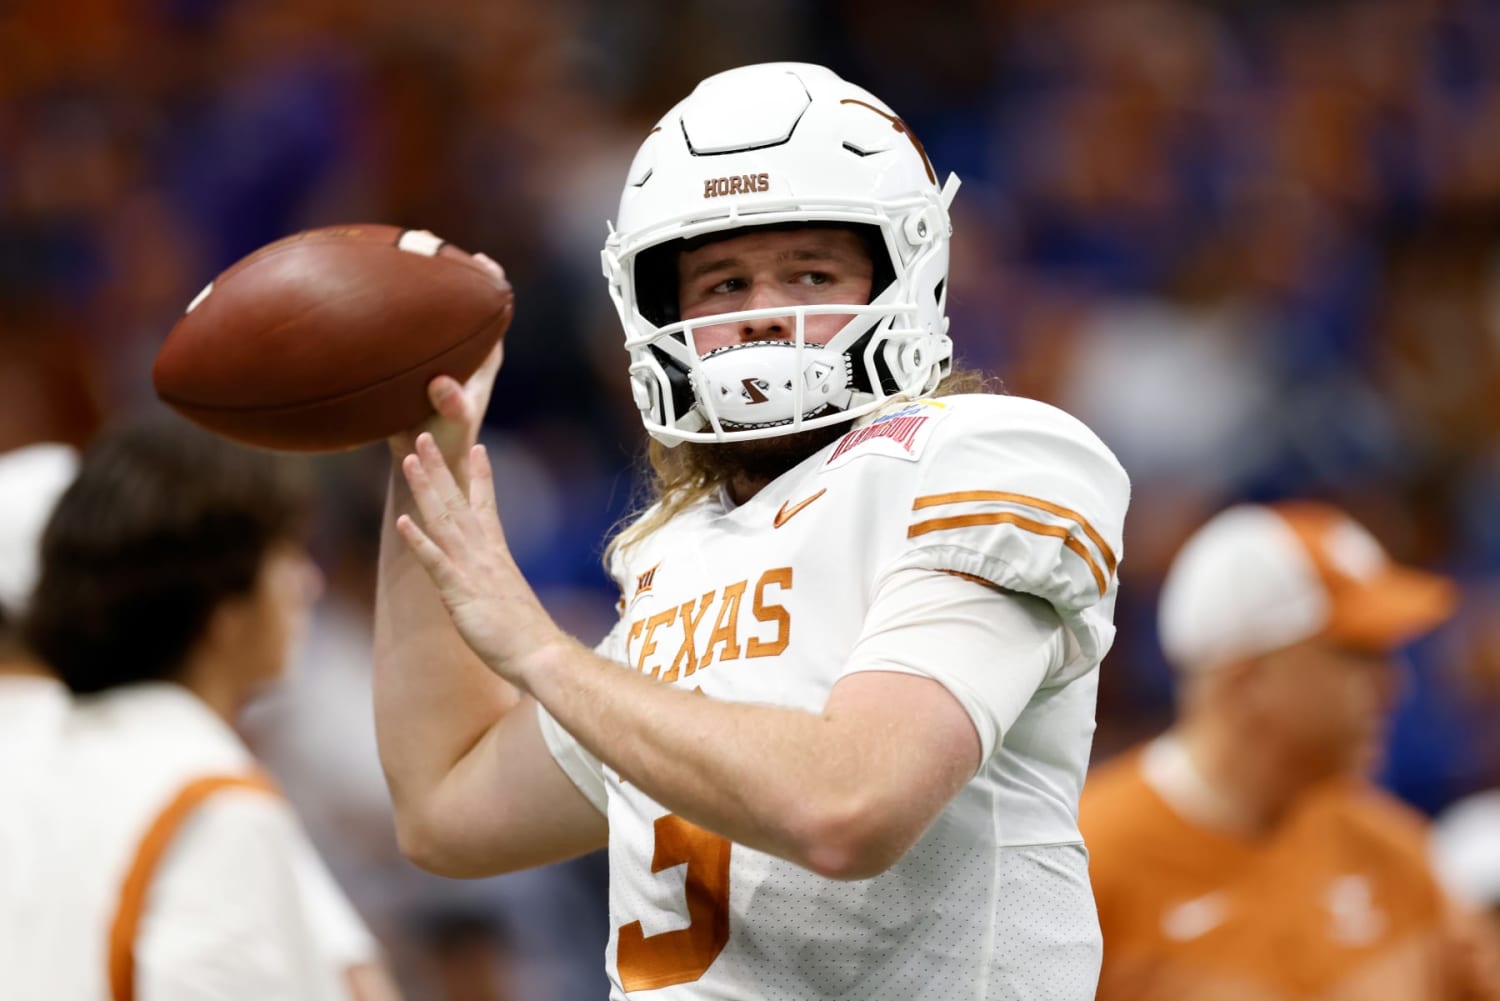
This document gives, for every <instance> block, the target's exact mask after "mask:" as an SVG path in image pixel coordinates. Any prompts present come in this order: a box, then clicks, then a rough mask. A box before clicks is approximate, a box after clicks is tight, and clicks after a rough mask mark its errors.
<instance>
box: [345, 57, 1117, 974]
mask: <svg viewBox="0 0 1500 1001" xmlns="http://www.w3.org/2000/svg"><path fill="white" fill-rule="evenodd" d="M707 154H712V155H707ZM956 187H957V184H956V180H955V179H951V178H950V180H949V181H948V183H947V184H946V186H943V187H940V186H939V184H938V177H937V174H936V172H935V171H934V169H933V167H932V164H931V163H930V161H929V160H928V159H927V157H926V154H925V153H924V152H923V150H922V148H921V146H920V144H919V143H918V142H917V140H916V138H915V137H914V136H913V135H912V134H911V132H910V130H909V129H908V128H907V126H906V125H905V123H904V122H902V121H901V120H900V119H899V118H897V117H896V116H895V114H894V113H893V112H892V111H891V110H890V109H889V108H888V107H886V106H885V105H884V104H883V103H881V102H880V100H879V99H878V98H876V97H875V96H874V95H872V94H870V93H869V92H867V91H865V90H863V89H861V88H859V87H856V86H854V85H852V84H849V83H847V82H846V81H844V80H842V79H840V78H839V77H838V76H836V75H835V74H833V73H832V72H830V71H829V70H827V69H825V68H823V67H820V66H813V65H808V64H801V63H772V64H763V65H755V66H748V67H741V68H739V69H734V70H729V71H726V72H724V73H721V74H718V75H715V76H712V77H709V78H707V79H706V80H704V81H702V82H701V83H700V84H699V85H698V87H697V88H696V89H695V90H694V91H693V93H692V94H691V95H690V96H689V97H687V98H686V99H685V100H683V101H682V102H681V103H679V104H678V105H677V106H676V107H675V108H673V109H672V110H671V111H669V112H668V114H667V115H666V117H664V118H663V119H662V120H661V123H660V125H659V127H658V128H656V129H653V130H652V131H651V133H650V134H649V135H648V136H647V138H646V140H645V143H644V145H643V146H642V147H641V150H640V152H639V154H638V155H637V158H636V161H635V163H634V164H633V165H632V166H631V168H630V170H629V172H628V175H627V178H626V184H625V187H624V192H623V194H622V198H621V206H620V214H619V217H618V220H617V226H616V228H615V229H614V231H613V233H612V234H611V237H610V239H609V241H608V243H607V245H606V248H605V252H604V261H605V271H606V275H607V278H608V281H609V284H610V291H611V294H612V296H613V297H614V298H615V300H616V303H617V305H618V307H619V312H620V318H621V321H622V323H623V325H624V327H625V332H626V347H627V349H628V350H629V352H630V355H631V361H632V364H631V375H632V382H633V393H634V400H635V402H636V405H637V407H638V408H639V410H640V412H641V416H642V419H643V421H644V423H645V425H646V428H647V430H648V431H649V432H650V433H651V434H652V436H653V438H654V439H655V441H654V443H653V445H652V458H653V466H654V469H655V470H656V473H657V475H658V477H659V483H658V487H659V489H658V492H657V496H656V503H655V504H653V505H652V506H651V507H650V508H649V509H648V510H647V511H646V512H645V513H644V514H643V515H642V516H641V517H640V518H639V519H638V520H636V521H635V522H634V523H633V524H632V525H631V526H630V527H629V528H627V529H626V530H625V531H624V532H623V533H622V534H621V535H619V536H617V537H616V539H615V541H614V544H613V546H612V555H611V573H612V576H613V577H614V579H615V581H616V583H617V585H618V587H619V589H620V595H621V597H620V604H619V613H620V616H619V621H618V624H617V625H616V626H615V627H614V629H613V630H612V631H611V632H610V634H609V636H608V637H606V639H605V640H604V642H603V643H602V644H600V646H599V647H598V648H597V650H596V651H594V652H590V651H589V650H588V649H587V648H585V647H583V646H582V645H580V644H579V643H577V642H576V641H575V640H573V639H572V638H571V637H569V636H567V635H566V634H565V633H564V632H563V631H562V629H561V628H560V627H559V626H558V625H557V624H556V623H555V622H554V620H553V619H552V618H550V617H549V616H548V614H547V613H546V612H545V611H544V610H543V608H542V606H541V603H540V602H539V601H538V599H537V598H536V596H535V594H534V592H533V591H532V589H531V587H530V585H529V584H528V582H527V581H526V580H525V579H524V578H523V577H522V576H521V574H520V572H519V570H518V569H517V568H516V566H515V563H514V562H513V558H512V556H511V553H510V551H509V549H508V548H507V545H506V542H505V539H504V538H503V536H502V531H501V528H500V525H499V522H498V517H497V515H496V511H495V504H494V494H493V486H492V467H491V466H490V464H489V462H488V459H487V455H486V452H485V450H484V449H482V448H477V447H475V445H474V442H475V436H476V434H477V431H478V425H479V421H480V417H481V415H482V413H483V411H484V408H485V405H486V404H487V402H488V398H489V394H490V388H491V383H492V380H493V379H494V377H495V373H496V371H497V370H498V367H499V364H500V355H499V353H498V352H497V353H496V354H494V355H493V356H492V357H491V359H490V361H489V363H487V365H486V366H484V367H483V368H482V369H481V371H480V372H479V373H478V374H477V375H476V376H475V377H474V378H473V379H472V380H471V381H470V383H469V385H468V386H467V387H460V386H459V385H458V384H457V383H456V382H454V381H453V380H451V379H447V380H441V379H440V380H435V381H434V383H433V385H432V386H431V387H430V389H431V394H432V397H433V403H434V405H435V406H436V408H437V410H438V412H439V414H440V415H441V416H440V417H439V418H437V419H435V420H434V421H433V422H432V423H431V424H430V425H429V426H428V427H427V428H426V429H425V430H421V429H418V430H421V433H420V434H419V433H417V430H414V431H413V432H412V433H411V434H410V435H403V436H398V437H396V438H394V439H392V440H391V442H390V445H391V449H392V452H393V455H394V456H395V458H396V459H397V461H398V462H399V463H400V467H399V469H398V470H394V471H393V476H392V485H391V495H390V499H389V501H388V507H387V520H386V523H385V543H384V548H383V551H382V562H381V568H380V592H379V597H378V601H377V607H376V687H375V695H376V713H377V721H378V727H377V731H378V737H379V739H380V745H381V754H382V760H383V761H384V763H385V766H386V772H387V777H388V780H389V782H390V785H391V791H392V796H393V800H394V802H395V805H396V814H397V827H398V833H399V834H400V837H401V841H402V846H403V849H404V850H405V851H407V852H408V854H409V855H410V856H411V857H412V858H413V859H414V860H415V861H417V862H418V863H419V864H421V865H424V866H426V867H428V868H431V869H433V870H435V871H439V872H443V873H447V874H450V875H455V876H474V875H483V874H488V873H493V872H498V871H506V870H513V869H521V868H526V867H529V866H534V865H539V864H542V863H546V862H550V861H553V860H556V859H560V858H566V857H569V856H571V855H576V854H579V853H582V852H586V851H590V850H593V849H596V848H599V847H601V846H604V845H606V844H607V845H608V849H609V862H610V918H611V924H612V926H613V930H612V934H611V938H610V942H609V947H608V950H607V953H606V964H605V965H606V967H607V969H608V971H609V973H610V977H611V979H612V982H613V992H612V997H614V998H616V999H623V998H626V997H637V996H646V995H648V994H649V995H650V996H652V997H658V998H661V999H663V1001H667V999H682V1001H689V999H708V998H730V997H756V998H766V999H799V1001H812V999H816V998H836V997H837V998H849V997H858V998H861V999H863V1001H882V999H889V1001H897V999H899V1001H925V999H931V1001H939V999H941V1001H948V999H951V998H953V997H960V996H962V997H981V998H987V999H1021V998H1043V997H1046V998H1052V999H1057V1001H1063V999H1084V998H1088V997H1090V996H1091V995H1092V993H1093V990H1094V986H1095V981H1096V977H1097V973H1098V962H1099V936H1098V923H1097V920H1096V917H1095V914H1094V905H1093V900H1092V896H1091V894H1090V892H1089V887H1088V879H1087V858H1086V855H1085V853H1084V852H1083V850H1082V846H1081V843H1080V839H1079V835H1078V830H1077V825H1076V819H1075V817H1076V802H1077V795H1078V791H1079V788H1080V786H1081V784H1082V778H1083V770H1084V768H1085V766H1086V761H1087V757H1088V750H1089V742H1090V738H1091V735H1092V732H1093V725H1094V719H1093V718H1094V699H1095V693H1096V690H1097V682H1098V671H1097V667H1098V664H1099V661H1100V659H1101V658H1102V657H1103V656H1104V653H1105V651H1107V650H1108V648H1109V645H1110V642H1111V641H1112V639H1113V636H1114V629H1113V626H1112V624H1111V620H1110V614H1111V611H1112V608H1113V605H1114V598H1115V594H1116V589H1117V583H1116V578H1115V571H1116V566H1117V563H1118V559H1119V554H1120V551H1121V550H1120V541H1119V539H1120V533H1121V531H1122V526H1123V520H1124V515H1125V508H1126V504H1127V501H1128V497H1129V484H1128V481H1127V479H1126V477H1125V474H1124V471H1123V470H1122V469H1121V468H1120V467H1119V464H1118V463H1117V462H1116V461H1115V459H1114V456H1113V455H1112V454H1111V453H1110V452H1109V450H1108V449H1107V448H1105V447H1104V446H1103V445H1102V444H1101V443H1100V442H1099V440H1098V439H1097V438H1096V437H1095V436H1094V435H1093V434H1092V432H1090V431H1089V430H1088V429H1087V428H1086V427H1084V426H1083V425H1082V424H1081V423H1079V422H1078V421H1076V420H1074V419H1073V418H1071V417H1069V416H1068V415H1066V414H1064V413H1062V412H1061V411H1058V410H1055V409H1053V408H1051V407H1048V406H1046V405H1045V404H1041V403H1037V402H1035V401H1032V400H1025V399H1020V398H1015V397H1005V396H998V395H990V394H985V393H983V392H980V391H979V390H980V389H982V381H981V380H978V379H976V378H974V377H972V376H969V377H964V376H961V375H957V374H956V373H953V372H952V371H951V352H952V348H951V342H950V341H949V339H948V337H947V330H948V325H947V322H946V318H945V315H944V303H945V292H946V285H947V273H948V260H947V258H948V253H947V251H948V237H949V232H950V223H949V218H948V212H947V208H948V205H949V203H950V201H951V199H952V196H953V194H954V191H955V190H956ZM930 393H935V394H937V395H935V396H933V397H929V396H928V395H927V394H930ZM500 473H501V475H502V476H503V475H504V471H503V469H501V470H500ZM455 477H456V479H455ZM419 521H420V527H419ZM684 865H685V867H686V868H685V870H684V869H681V868H679V867H681V866H684Z"/></svg>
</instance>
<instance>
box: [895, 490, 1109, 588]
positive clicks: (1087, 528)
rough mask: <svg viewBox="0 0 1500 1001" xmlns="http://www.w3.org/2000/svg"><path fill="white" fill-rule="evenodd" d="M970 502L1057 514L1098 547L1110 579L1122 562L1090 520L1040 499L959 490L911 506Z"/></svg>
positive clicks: (993, 491)
mask: <svg viewBox="0 0 1500 1001" xmlns="http://www.w3.org/2000/svg"><path fill="white" fill-rule="evenodd" d="M967 501H1004V502H1006V503H1009V504H1023V505H1025V506H1026V507H1034V508H1036V509H1037V510H1039V511H1046V512H1047V513H1048V514H1055V515H1057V516H1058V517H1059V518H1067V519H1068V520H1070V521H1075V522H1077V523H1078V527H1079V528H1081V529H1083V533H1084V534H1085V535H1087V536H1088V537H1089V539H1090V540H1091V541H1092V542H1093V543H1094V545H1096V546H1098V547H1099V553H1100V555H1102V556H1103V557H1104V565H1105V566H1106V567H1107V568H1108V569H1109V572H1110V574H1111V575H1113V574H1114V572H1115V568H1116V567H1118V566H1119V565H1120V561H1119V560H1117V559H1116V558H1115V552H1114V550H1113V549H1111V548H1109V543H1107V542H1105V541H1104V536H1102V535H1100V534H1099V533H1098V532H1097V531H1095V529H1094V526H1093V525H1090V524H1089V523H1088V519H1087V518H1085V517H1084V516H1083V515H1081V514H1079V513H1078V512H1077V511H1074V510H1073V509H1072V508H1066V507H1063V506H1062V505H1060V504H1053V503H1052V502H1051V501H1044V500H1042V499H1041V498H1040V497H1028V496H1026V495H1025V494H1013V493H1007V492H1006V491H1004V490H958V491H955V492H953V493H947V494H928V495H927V496H926V497H918V498H917V499H916V500H915V501H913V502H912V505H911V509H912V510H913V511H920V510H922V509H923V508H927V507H937V506H939V505H942V504H962V503H965V502H967Z"/></svg>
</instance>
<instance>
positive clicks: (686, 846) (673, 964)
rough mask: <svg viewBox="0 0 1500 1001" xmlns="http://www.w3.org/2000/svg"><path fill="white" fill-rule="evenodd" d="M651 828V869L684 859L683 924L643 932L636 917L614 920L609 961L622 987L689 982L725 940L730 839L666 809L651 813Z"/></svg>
mask: <svg viewBox="0 0 1500 1001" xmlns="http://www.w3.org/2000/svg"><path fill="white" fill-rule="evenodd" d="M655 830H656V849H655V851H654V853H653V854H652V857H651V871H652V872H661V871H662V870H663V869H670V868H671V867H672V866H675V865H682V864H683V863H684V862H686V863H687V879H686V880H685V881H684V887H683V889H684V891H685V892H686V894H687V912H688V919H689V920H688V926H687V927H686V928H682V929H679V930H678V931H669V932H662V933H661V934H660V935H652V936H650V937H649V938H648V937H647V936H646V933H645V930H644V929H643V928H642V927H641V923H640V922H639V921H632V922H630V924H628V925H621V926H620V940H619V943H618V946H617V948H616V950H615V966H616V968H617V969H618V970H619V973H620V986H621V987H623V988H624V989H625V991H626V993H629V992H631V991H650V990H655V989H657V988H659V987H671V986H672V985H673V984H690V983H692V982H693V981H694V980H697V979H698V978H699V977H701V976H703V974H704V973H706V972H708V968H709V966H710V965H712V963H713V961H714V960H715V959H717V958H718V957H719V953H720V952H723V951H724V946H725V945H727V944H728V942H729V850H730V848H731V847H732V845H731V842H729V841H727V840H726V839H724V838H721V837H719V836H718V835H716V834H710V833H709V832H707V831H705V830H704V829H703V828H701V827H697V826H695V825H693V824H690V823H688V822H687V821H686V820H683V819H682V818H681V817H679V816H677V815H675V814H671V813H669V814H667V815H666V816H663V817H658V818H657V820H656V824H655Z"/></svg>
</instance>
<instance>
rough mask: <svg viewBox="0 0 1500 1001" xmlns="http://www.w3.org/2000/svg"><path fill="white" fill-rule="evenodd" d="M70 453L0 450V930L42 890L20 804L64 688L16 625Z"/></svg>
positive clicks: (0, 982)
mask: <svg viewBox="0 0 1500 1001" xmlns="http://www.w3.org/2000/svg"><path fill="white" fill-rule="evenodd" d="M77 467H78V454H77V453H76V452H75V451H74V450H73V449H72V448H71V447H69V446H67V445H60V444H54V443H49V444H40V445H28V446H26V447H24V448H19V449H16V450H15V451H12V452H7V453H5V454H3V455H0V762H4V765H3V766H0V802H3V803H6V804H9V806H7V807H6V808H5V809H3V810H0V911H4V912H5V914H4V917H0V931H3V930H4V929H5V928H6V927H8V926H9V922H11V921H15V922H17V923H20V924H29V923H31V922H33V921H35V920H37V918H38V915H39V911H40V909H41V908H43V907H45V906H46V903H47V900H48V895H49V890H48V888H47V887H46V886H45V885H40V884H36V883H34V882H33V880H35V879H36V877H37V875H38V873H37V870H36V868H35V866H33V864H32V862H31V857H30V851H31V850H32V848H33V844H34V842H35V837H34V833H35V832H34V829H33V827H32V825H33V824H34V822H35V818H33V817H31V816H30V815H29V814H28V812H27V811H26V810H25V809H23V808H21V805H22V804H25V803H28V802H30V801H31V797H32V796H33V795H34V789H35V787H36V786H37V785H38V784H39V783H45V782H46V781H47V777H46V776H45V775H44V774H42V772H41V771H40V770H39V769H38V768H36V767H34V763H35V762H37V761H41V760H46V759H47V757H48V756H49V755H50V754H51V753H52V748H53V747H54V746H55V743H56V741H57V740H59V739H60V738H61V734H62V728H63V723H64V720H65V719H66V718H67V713H68V690H67V688H65V687H64V686H63V684H62V682H60V681H58V680H57V677H56V676H55V675H53V674H52V672H51V671H49V670H48V669H47V668H46V666H45V665H43V664H42V663H41V662H40V661H39V660H38V659H37V657H36V655H35V654H34V653H32V652H31V651H30V650H29V649H27V647H26V644H25V642H24V641H23V639H22V635H21V622H22V619H23V617H24V615H25V612H26V607H27V605H28V604H29V602H30V599H31V590H32V588H33V586H34V585H35V583H36V572H37V558H38V551H39V550H40V548H41V540H42V529H43V528H44V527H45V526H46V524H47V518H48V516H49V515H51V513H52V506H53V505H54V504H55V503H56V502H57V498H58V497H59V496H60V495H61V494H62V492H63V491H64V490H65V489H67V486H68V484H69V483H70V482H72V479H73V474H74V471H75V470H76V469H77ZM10 947H11V944H10V942H9V941H8V940H7V938H6V937H5V936H4V935H3V934H0V987H3V986H4V985H5V984H6V983H7V982H8V981H7V979H6V973H5V971H7V970H12V969H14V968H15V966H16V964H15V963H13V962H11V961H10V959H11V957H10V953H9V950H10Z"/></svg>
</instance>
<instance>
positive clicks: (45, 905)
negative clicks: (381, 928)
mask: <svg viewBox="0 0 1500 1001" xmlns="http://www.w3.org/2000/svg"><path fill="white" fill-rule="evenodd" d="M33 736H34V737H35V736H36V735H35V734H34V735H33ZM24 753H25V756H24V757H21V758H19V759H17V758H10V759H9V761H8V762H7V764H8V765H12V764H14V763H15V762H17V761H18V760H19V761H20V762H23V763H24V764H25V766H26V769H27V770H28V772H29V773H30V774H31V775H32V776H33V780H32V781H31V783H30V785H29V791H27V792H26V793H25V796H26V799H25V800H24V805H25V811H24V812H25V817H24V818H14V817H13V818H12V819H11V820H8V821H7V822H6V823H5V824H4V825H3V829H4V830H5V831H7V832H8V836H10V837H14V838H17V839H18V840H19V841H20V843H21V846H22V848H23V851H22V852H21V853H20V854H18V855H17V856H15V858H20V859H24V860H25V862H24V865H25V871H22V872H19V873H18V872H16V871H15V867H14V866H13V865H12V860H13V859H12V857H10V856H7V857H3V858H0V885H9V884H12V883H15V884H18V885H20V886H21V887H22V888H23V889H24V891H25V894H24V896H23V897H22V898H21V899H19V900H17V899H16V898H12V897H9V896H7V897H6V898H5V900H4V903H3V905H0V996H3V997H5V998H6V999H7V1001H106V999H109V998H110V997H111V988H110V974H109V964H110V945H111V932H112V929H114V928H115V926H116V925H117V923H118V916H119V914H120V912H121V910H122V886H123V884H124V882H125V880H126V877H127V874H128V873H129V872H130V871H131V870H132V867H133V866H134V865H135V864H136V860H137V859H138V858H139V857H140V856H141V854H142V841H143V838H144V836H145V835H146V833H147V832H148V831H149V830H150V829H151V828H152V826H153V824H154V823H155V822H156V821H157V819H158V817H159V816H160V815H161V814H162V811H163V810H164V809H165V808H167V807H168V806H169V804H171V803H172V802H173V801H174V800H175V799H176V798H177V797H178V795H179V793H180V792H181V791H182V790H183V789H184V788H185V787H187V786H188V785H189V783H191V782H193V781H194V780H195V779H200V778H203V777H205V776H251V775H253V774H254V772H255V762H254V760H253V759H252V758H251V756H250V754H249V752H248V751H247V750H246V748H245V747H244V745H243V744H242V743H241V742H240V740H239V739H238V737H237V736H236V735H235V734H234V732H233V731H232V730H231V729H230V728H229V727H228V726H227V725H225V724H224V723H223V721H222V720H220V719H219V718H218V717H217V716H215V715H214V714H213V713H212V712H211V711H210V710H209V709H208V708H207V707H206V706H205V705H203V704H202V703H201V702H200V701H199V700H198V699H197V698H195V697H194V696H193V695H191V694H190V693H189V692H187V691H186V690H185V689H183V688H181V687H179V686H177V685H171V684H165V683H152V684H140V685H132V686H129V687H127V688H123V689H119V690H116V691H113V692H109V693H105V694H103V695H98V696H92V697H88V698H84V699H79V700H76V701H75V702H74V704H73V707H72V709H71V710H69V711H67V712H66V713H65V714H63V715H62V716H61V717H60V718H59V719H58V720H57V721H56V726H55V727H54V728H53V729H52V730H51V731H50V733H49V734H48V735H46V737H45V739H36V740H34V741H33V744H32V746H31V747H30V748H29V749H28V750H27V751H26V752H24ZM11 786H15V787H17V788H19V783H14V782H13V783H11ZM5 788H6V790H7V791H10V786H7V787H5ZM17 819H19V820H20V822H16V821H17ZM136 929H137V931H136V934H135V936H134V940H133V948H132V949H131V950H130V954H131V955H132V956H133V960H134V976H133V978H132V980H133V983H134V985H135V997H136V999H137V1001H210V999H213V1001H220V999H224V1001H228V999H231V998H233V999H239V998H257V999H261V998H264V999H299V1001H301V999H307V1001H344V999H347V998H348V997H349V993H348V988H347V986H346V982H345V979H344V973H345V971H346V969H347V968H348V967H349V966H351V965H356V964H361V963H367V962H372V961H374V960H375V959H376V956H377V950H376V948H375V944H374V942H373V940H372V939H371V938H370V936H369V933H368V932H367V931H366V930H365V929H364V927H363V925H362V924H361V923H360V921H359V919H358V918H357V917H356V916H355V914H354V913H353V911H352V909H350V907H349V905H348V903H347V901H346V900H345V899H344V898H343V896H342V895H341V894H340V893H339V892H338V890H337V888H336V887H335V886H334V885H333V882H332V880H331V878H330V877H329V875H328V873H327V871H326V869H325V868H324V867H323V865H322V863H321V861H320V860H319V859H318V858H317V856H316V854H315V853H314V852H313V850H312V848H311V845H310V844H309V842H308V841H307V839H306V837H305V835H304V834H303V832H302V830H301V827H300V826H299V824H298V823H297V820H296V818H295V817H294V816H293V815H292V812H291V810H290V808H289V807H288V806H287V805H286V803H285V802H284V801H283V800H282V799H281V798H280V797H279V796H277V795H274V794H273V793H270V792H267V791H263V790H261V789H256V788H234V787H232V788H226V789H222V790H220V791H217V792H214V793H213V794H212V795H209V796H208V797H207V798H205V799H204V800H203V801H202V802H201V803H200V804H199V805H198V806H196V808H194V809H193V810H191V812H189V813H187V814H186V818H185V820H184V821H183V822H182V824H181V825H180V826H179V827H178V828H177V829H176V831H175V833H174V834H173V836H172V837H171V838H170V840H169V841H167V842H165V846H164V850H163V852H162V854H161V856H160V861H159V864H158V865H157V866H156V868H155V870H154V872H152V873H151V878H150V880H149V882H148V883H147V885H146V890H145V894H144V897H143V899H142V906H141V910H140V914H139V921H138V924H137V925H136Z"/></svg>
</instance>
